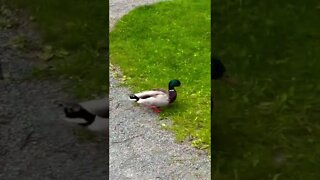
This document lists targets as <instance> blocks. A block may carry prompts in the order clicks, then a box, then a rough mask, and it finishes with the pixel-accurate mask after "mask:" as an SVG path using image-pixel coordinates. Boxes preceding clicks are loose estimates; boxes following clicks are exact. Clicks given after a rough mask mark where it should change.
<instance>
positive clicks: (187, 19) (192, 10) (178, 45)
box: [110, 0, 211, 150]
mask: <svg viewBox="0 0 320 180" xmlns="http://www.w3.org/2000/svg"><path fill="white" fill-rule="evenodd" d="M210 21H211V17H210V1H209V0H200V1H192V0H175V1H170V2H162V3H159V4H155V5H151V6H143V7H140V8H138V9H135V10H133V11H132V12H130V13H129V14H128V15H126V16H124V17H123V19H122V20H121V21H120V22H119V23H118V24H117V25H116V26H115V29H114V30H113V32H111V34H110V61H111V62H112V63H113V64H116V65H118V66H120V68H121V70H122V72H123V74H124V75H125V76H126V81H125V84H126V85H127V86H129V87H130V88H131V90H132V91H133V92H140V91H142V90H151V89H153V88H160V87H163V88H167V87H168V83H169V81H170V80H171V79H179V80H180V81H181V83H182V85H181V86H180V87H177V88H176V90H177V92H178V98H177V100H176V101H175V102H174V103H173V104H172V106H171V107H170V108H166V109H165V110H164V111H163V113H162V115H161V116H162V117H169V118H170V119H171V120H172V121H173V126H172V127H171V129H172V130H173V131H174V132H175V133H176V135H177V139H178V140H179V141H180V140H185V139H186V138H187V137H188V138H190V139H192V144H193V145H194V146H195V147H198V148H202V149H208V150H210V147H211V132H210V89H211V88H210V86H211V82H210V54H211V51H210V48H211V47H210V46H211V40H210V38H211V30H210Z"/></svg>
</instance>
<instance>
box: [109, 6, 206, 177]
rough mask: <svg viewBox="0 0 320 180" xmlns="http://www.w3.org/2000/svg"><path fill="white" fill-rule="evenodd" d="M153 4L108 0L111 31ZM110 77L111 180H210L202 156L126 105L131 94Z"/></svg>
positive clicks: (141, 110)
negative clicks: (138, 9) (141, 7)
mask: <svg viewBox="0 0 320 180" xmlns="http://www.w3.org/2000/svg"><path fill="white" fill-rule="evenodd" d="M154 2H156V1H155V0H151V1H150V0H121V1H119V0H111V1H110V17H109V20H110V24H109V26H110V28H111V29H112V28H113V27H114V25H115V23H116V21H117V20H119V19H120V18H121V17H122V16H123V15H125V14H126V13H128V12H129V11H130V10H132V9H133V8H135V7H137V6H139V5H143V4H151V3H154ZM117 73H118V74H121V73H120V71H119V69H118V68H116V67H113V68H112V69H111V74H110V77H109V79H110V95H109V98H110V145H109V146H110V179H139V180H141V179H210V161H209V158H208V156H207V155H206V153H205V152H203V151H200V150H197V149H194V148H192V147H190V145H188V144H177V143H175V138H174V135H173V134H172V133H170V132H168V131H165V130H162V129H161V125H160V124H161V123H162V122H161V121H159V119H158V117H157V116H156V115H155V114H154V113H153V112H150V111H149V110H146V109H144V108H141V107H136V106H133V105H132V103H130V102H129V101H128V94H130V90H129V89H127V88H124V87H121V86H119V85H120V84H121V82H120V81H119V80H117V79H116V78H115V74H117Z"/></svg>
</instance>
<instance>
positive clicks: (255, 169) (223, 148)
mask: <svg viewBox="0 0 320 180" xmlns="http://www.w3.org/2000/svg"><path fill="white" fill-rule="evenodd" d="M240 2H241V1H238V0H233V1H222V0H216V1H215V3H214V4H213V13H214V16H213V21H214V23H213V36H214V37H213V39H214V41H213V51H214V52H215V53H216V55H218V56H220V58H221V59H222V61H223V62H224V63H225V65H226V66H227V69H228V72H229V74H231V75H232V76H233V77H235V78H236V79H238V81H240V82H241V84H240V85H239V86H237V87H235V88H231V87H229V86H227V85H226V84H224V83H223V82H214V84H213V88H214V96H215V107H214V108H215V109H214V114H213V127H214V129H213V130H212V132H213V134H212V137H213V148H212V149H213V151H214V153H213V159H214V160H213V164H214V169H215V171H214V172H213V177H214V179H216V180H232V179H239V180H251V179H273V180H275V179H280V180H287V179H289V180H291V179H297V180H299V179H303V180H315V179H320V173H319V169H320V165H319V160H320V142H319V135H320V121H319V117H320V99H319V94H320V83H319V79H320V71H319V67H320V61H319V58H320V51H319V47H320V39H319V38H320V24H319V23H318V21H319V20H318V17H319V15H320V10H319V8H320V6H319V5H320V4H319V1H316V0H310V1H302V0H297V1H289V0H283V1H277V0H270V1H266V0H265V1H254V0H245V1H242V4H240Z"/></svg>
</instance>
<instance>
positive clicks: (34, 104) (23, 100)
mask: <svg viewBox="0 0 320 180" xmlns="http://www.w3.org/2000/svg"><path fill="white" fill-rule="evenodd" d="M3 7H4V6H3ZM0 16H1V18H3V19H4V18H5V20H8V22H10V23H12V26H11V28H9V29H6V28H5V27H4V26H2V27H1V28H0V61H1V67H2V72H1V73H3V74H4V79H2V80H0V179H3V180H11V179H23V180H28V179H30V180H31V179H32V180H33V179H35V180H36V179H43V180H46V179H59V180H60V179H68V180H72V179H76V180H80V179H83V180H88V179H97V180H101V179H107V177H108V171H107V154H106V143H105V142H106V141H104V142H103V140H105V139H103V138H102V137H97V138H98V139H99V140H100V142H98V141H95V142H90V141H80V139H79V138H78V136H77V135H76V134H75V133H77V132H78V130H79V127H78V126H77V125H73V124H68V123H67V122H65V121H64V120H63V118H62V116H63V114H62V113H63V111H62V110H61V109H60V108H59V107H58V106H57V104H58V103H59V102H68V101H74V100H75V99H74V98H73V97H72V96H70V95H68V94H66V93H65V92H63V90H62V87H63V84H61V83H57V82H52V81H38V80H32V79H30V78H29V77H30V73H31V72H32V68H33V67H34V66H36V65H43V63H41V62H40V60H38V59H39V58H38V56H37V55H38V54H39V48H37V47H39V44H40V41H39V38H38V33H37V32H36V31H34V28H33V27H32V25H31V24H30V23H29V22H28V18H27V16H26V14H23V13H22V12H18V11H13V12H11V13H7V16H4V15H3V14H0ZM21 35H23V38H20V40H21V39H23V40H24V42H25V45H26V46H25V47H23V48H22V49H23V50H24V51H21V50H19V49H16V48H15V47H17V46H16V45H19V43H12V42H13V41H12V39H15V38H16V37H18V36H20V37H21ZM18 39H19V38H18ZM20 45H21V44H20ZM105 138H106V137H105Z"/></svg>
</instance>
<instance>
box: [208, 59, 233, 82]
mask: <svg viewBox="0 0 320 180" xmlns="http://www.w3.org/2000/svg"><path fill="white" fill-rule="evenodd" d="M211 79H212V80H220V79H221V80H224V81H226V82H227V83H229V84H231V85H236V84H237V83H236V81H234V80H233V79H231V78H230V77H229V76H228V75H227V74H226V67H225V66H224V65H223V63H222V62H221V61H220V59H219V58H217V57H211Z"/></svg>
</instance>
